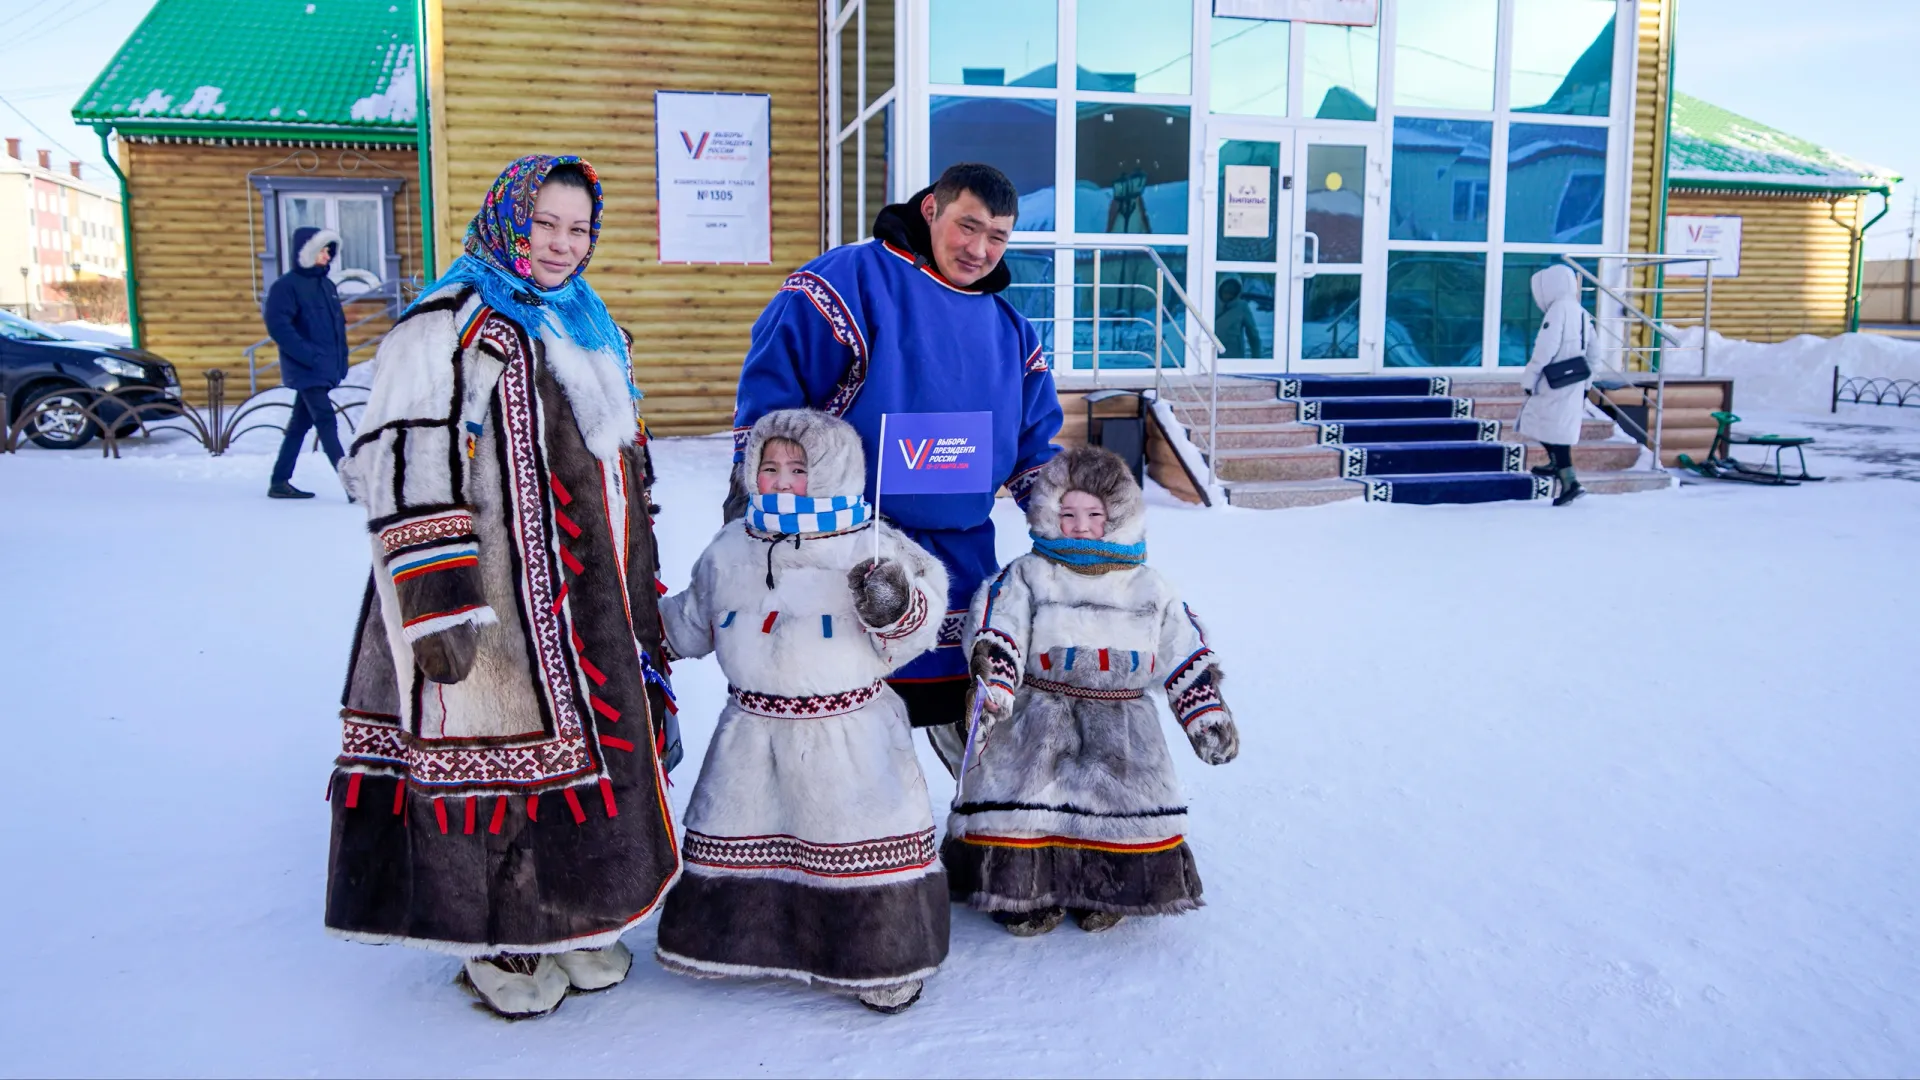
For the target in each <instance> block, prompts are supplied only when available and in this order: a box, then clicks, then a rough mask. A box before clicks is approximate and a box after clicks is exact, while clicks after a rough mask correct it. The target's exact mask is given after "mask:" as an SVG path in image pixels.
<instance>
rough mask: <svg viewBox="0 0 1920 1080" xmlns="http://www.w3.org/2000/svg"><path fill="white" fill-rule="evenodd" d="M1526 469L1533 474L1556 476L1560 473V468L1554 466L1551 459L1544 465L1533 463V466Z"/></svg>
mask: <svg viewBox="0 0 1920 1080" xmlns="http://www.w3.org/2000/svg"><path fill="white" fill-rule="evenodd" d="M1527 471H1528V472H1530V473H1532V474H1533V475H1535V476H1558V475H1559V474H1560V470H1559V469H1557V468H1555V467H1554V464H1553V462H1551V461H1549V462H1547V463H1546V464H1544V465H1535V466H1534V467H1533V468H1531V469H1528V470H1527Z"/></svg>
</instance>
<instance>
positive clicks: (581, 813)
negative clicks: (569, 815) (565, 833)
mask: <svg viewBox="0 0 1920 1080" xmlns="http://www.w3.org/2000/svg"><path fill="white" fill-rule="evenodd" d="M565 794H566V796H567V809H569V810H571V811H573V823H574V824H575V825H585V824H586V823H587V812H586V811H585V810H582V809H580V796H578V795H576V794H574V791H573V789H572V788H568V789H566V792H565Z"/></svg>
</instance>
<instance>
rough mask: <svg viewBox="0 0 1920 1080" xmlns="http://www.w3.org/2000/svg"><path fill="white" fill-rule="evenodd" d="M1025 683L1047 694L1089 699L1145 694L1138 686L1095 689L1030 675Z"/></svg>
mask: <svg viewBox="0 0 1920 1080" xmlns="http://www.w3.org/2000/svg"><path fill="white" fill-rule="evenodd" d="M1027 685H1028V686H1031V687H1033V688H1034V689H1035V690H1044V691H1046V692H1047V693H1049V694H1065V695H1067V696H1068V697H1077V698H1086V699H1088V700H1089V701H1132V700H1133V699H1134V698H1138V697H1145V696H1146V694H1147V692H1146V691H1145V690H1142V689H1138V688H1135V689H1131V690H1126V689H1122V690H1095V689H1092V688H1091V687H1086V686H1071V685H1069V684H1067V683H1058V682H1054V681H1052V680H1050V679H1041V678H1036V677H1034V676H1032V675H1029V676H1027Z"/></svg>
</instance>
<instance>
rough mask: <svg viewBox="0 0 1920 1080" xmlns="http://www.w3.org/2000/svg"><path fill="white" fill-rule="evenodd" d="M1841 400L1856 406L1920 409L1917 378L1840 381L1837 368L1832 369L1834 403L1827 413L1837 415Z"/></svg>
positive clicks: (1862, 377)
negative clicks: (1910, 407)
mask: <svg viewBox="0 0 1920 1080" xmlns="http://www.w3.org/2000/svg"><path fill="white" fill-rule="evenodd" d="M1842 401H1847V402H1852V403H1853V404H1855V405H1890V406H1893V407H1895V408H1901V407H1906V406H1912V407H1913V408H1916V409H1920V379H1875V378H1868V377H1867V376H1864V375H1856V376H1854V377H1853V378H1851V379H1843V378H1841V377H1840V368H1839V367H1838V366H1837V365H1836V366H1835V367H1834V369H1833V403H1832V405H1831V406H1830V407H1829V408H1828V409H1827V411H1828V412H1839V411H1840V403H1841V402H1842Z"/></svg>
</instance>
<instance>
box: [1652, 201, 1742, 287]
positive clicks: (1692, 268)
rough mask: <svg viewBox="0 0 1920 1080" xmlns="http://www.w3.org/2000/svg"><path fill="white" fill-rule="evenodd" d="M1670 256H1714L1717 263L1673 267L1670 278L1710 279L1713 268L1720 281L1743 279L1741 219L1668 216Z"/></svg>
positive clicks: (1679, 264)
mask: <svg viewBox="0 0 1920 1080" xmlns="http://www.w3.org/2000/svg"><path fill="white" fill-rule="evenodd" d="M1667 254H1669V255H1711V256H1713V257H1714V260H1713V262H1710V263H1705V262H1696V263H1670V264H1668V266H1667V274H1668V276H1670V277H1706V276H1707V267H1709V266H1711V267H1713V276H1714V277H1717V278H1737V277H1739V276H1740V219H1739V218H1737V217H1696V216H1693V215H1690V214H1669V215H1667Z"/></svg>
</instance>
